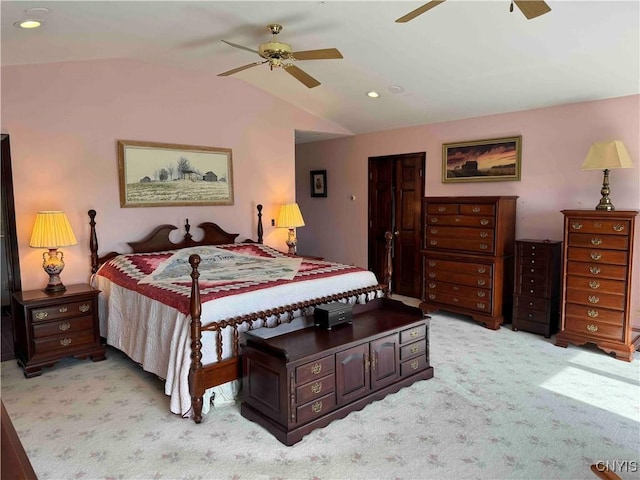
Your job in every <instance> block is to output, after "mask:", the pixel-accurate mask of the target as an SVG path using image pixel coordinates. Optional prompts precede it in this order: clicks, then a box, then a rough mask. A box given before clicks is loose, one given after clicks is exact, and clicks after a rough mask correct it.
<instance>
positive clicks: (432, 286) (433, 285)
mask: <svg viewBox="0 0 640 480" xmlns="http://www.w3.org/2000/svg"><path fill="white" fill-rule="evenodd" d="M436 285H437V284H436V282H429V288H436Z"/></svg>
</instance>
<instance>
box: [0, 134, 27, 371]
mask: <svg viewBox="0 0 640 480" xmlns="http://www.w3.org/2000/svg"><path fill="white" fill-rule="evenodd" d="M0 136H1V143H2V151H1V155H0V163H1V171H0V175H1V177H0V183H1V184H2V203H0V210H2V215H1V216H0V235H1V237H2V238H1V240H2V241H1V242H0V249H1V252H0V254H1V255H2V258H1V259H0V262H1V263H2V267H1V268H2V275H1V278H2V286H1V289H0V293H1V297H2V317H1V326H2V361H4V360H8V359H11V358H13V322H12V317H11V294H12V293H13V292H17V291H19V290H21V289H22V284H21V280H20V260H19V257H18V238H17V235H16V211H15V208H14V201H13V175H12V171H11V148H10V147H9V135H7V134H4V133H3V134H0Z"/></svg>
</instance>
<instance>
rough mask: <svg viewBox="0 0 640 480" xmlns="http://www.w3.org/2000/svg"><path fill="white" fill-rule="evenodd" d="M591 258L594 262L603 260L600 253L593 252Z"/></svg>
mask: <svg viewBox="0 0 640 480" xmlns="http://www.w3.org/2000/svg"><path fill="white" fill-rule="evenodd" d="M589 256H590V257H591V259H592V260H600V259H601V258H602V254H601V253H598V252H591V255H589Z"/></svg>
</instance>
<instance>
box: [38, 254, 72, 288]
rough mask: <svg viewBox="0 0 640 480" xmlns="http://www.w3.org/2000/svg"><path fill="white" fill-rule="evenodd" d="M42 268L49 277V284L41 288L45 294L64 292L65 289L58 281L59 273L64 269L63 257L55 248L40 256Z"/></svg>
mask: <svg viewBox="0 0 640 480" xmlns="http://www.w3.org/2000/svg"><path fill="white" fill-rule="evenodd" d="M42 260H43V261H42V268H44V271H45V272H47V274H48V275H49V283H47V286H46V287H45V288H43V290H42V291H43V292H45V293H58V292H64V291H65V290H66V289H67V287H65V286H64V285H63V284H62V281H61V280H60V273H62V270H63V269H64V255H63V254H62V252H59V251H58V249H57V248H50V249H49V251H48V252H44V253H43V254H42Z"/></svg>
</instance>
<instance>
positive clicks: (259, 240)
mask: <svg viewBox="0 0 640 480" xmlns="http://www.w3.org/2000/svg"><path fill="white" fill-rule="evenodd" d="M257 209H258V243H262V205H261V204H258V206H257Z"/></svg>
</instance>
